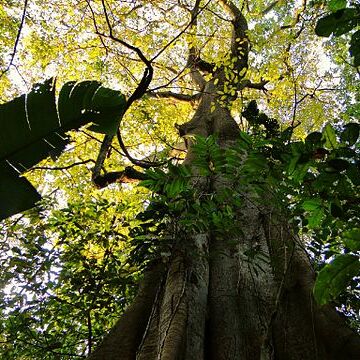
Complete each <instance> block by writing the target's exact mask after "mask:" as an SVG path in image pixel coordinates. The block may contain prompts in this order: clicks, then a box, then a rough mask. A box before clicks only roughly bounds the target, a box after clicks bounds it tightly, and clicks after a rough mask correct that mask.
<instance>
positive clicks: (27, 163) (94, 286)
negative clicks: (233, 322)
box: [0, 0, 360, 359]
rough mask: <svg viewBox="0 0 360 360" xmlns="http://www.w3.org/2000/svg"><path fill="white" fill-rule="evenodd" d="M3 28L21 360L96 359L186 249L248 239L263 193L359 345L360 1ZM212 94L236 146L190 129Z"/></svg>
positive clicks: (3, 341)
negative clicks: (149, 281)
mask: <svg viewBox="0 0 360 360" xmlns="http://www.w3.org/2000/svg"><path fill="white" fill-rule="evenodd" d="M0 18H1V21H0V26H1V30H2V31H1V32H0V37H1V42H2V44H3V46H2V48H1V49H0V53H1V58H0V67H1V72H0V100H1V102H2V104H0V140H1V143H0V169H1V172H0V218H1V219H4V220H3V221H2V222H1V225H0V233H1V238H2V240H1V242H0V249H1V251H0V263H1V268H2V273H1V275H0V279H1V281H0V284H1V286H0V288H1V289H0V299H1V307H0V311H1V319H0V327H1V330H2V332H1V333H2V334H1V336H0V354H1V357H2V358H4V359H40V358H41V359H77V358H83V357H86V356H88V355H89V354H90V353H92V351H93V350H94V349H95V348H96V347H97V346H98V344H99V343H100V341H101V339H102V338H103V336H104V334H105V333H106V332H107V331H108V330H109V329H111V328H112V327H113V325H114V324H115V322H116V320H117V319H118V318H119V316H120V315H121V314H123V312H124V310H125V309H126V308H127V306H128V305H129V304H130V303H131V302H132V300H133V299H134V297H135V294H136V293H137V291H138V286H139V281H140V280H141V279H142V278H143V274H144V271H146V269H147V268H148V267H149V266H150V264H152V263H153V262H154V261H156V260H158V259H162V261H163V262H164V263H166V262H167V261H171V258H172V256H173V253H172V251H173V248H174V238H175V237H177V236H179V234H181V233H187V234H197V233H205V232H206V231H211V232H212V233H213V234H220V235H219V236H222V237H229V238H231V237H232V236H234V234H236V235H239V236H240V234H241V231H242V230H241V225H240V223H239V222H238V220H237V216H238V210H237V209H239V208H241V206H242V204H243V202H244V199H243V197H244V196H243V193H244V191H248V192H249V194H251V201H254V202H258V203H259V204H260V205H259V206H267V203H268V202H269V201H271V202H273V203H274V204H275V205H276V206H278V207H279V208H281V209H283V211H284V212H285V213H286V216H287V218H288V222H289V224H290V227H291V228H292V229H294V233H295V234H296V236H297V237H299V239H301V244H302V246H303V247H304V248H306V251H307V252H308V254H309V257H310V259H311V263H312V265H313V267H314V268H315V270H316V271H317V272H318V276H317V280H316V283H315V287H314V290H313V293H314V298H315V300H316V301H317V303H318V304H319V305H324V306H327V305H325V304H328V303H331V304H333V305H335V306H336V307H337V309H338V310H339V311H341V312H342V313H343V314H345V316H346V317H347V321H348V323H349V324H350V325H351V326H352V327H353V328H354V329H355V330H356V331H358V330H359V311H360V308H359V273H360V261H359V254H360V218H359V215H358V214H359V209H360V206H359V204H360V191H359V189H360V152H359V149H360V124H359V113H360V107H359V76H360V73H359V68H358V67H359V65H360V53H359V49H360V30H359V23H360V4H359V2H358V1H343V0H330V1H317V0H316V1H311V2H308V1H273V2H272V1H246V0H245V1H233V2H230V1H225V0H219V1H215V0H214V1H212V0H208V1H199V0H196V1H195V0H193V1H190V0H189V1H187V0H186V1H182V0H176V1H175V0H174V1H169V0H165V1H161V0H151V1H140V0H139V1H138V0H136V1H115V0H114V1H113V0H107V1H105V0H99V1H98V0H92V1H90V0H86V1H79V0H71V1H67V2H64V1H56V0H51V1H49V2H47V3H46V6H45V5H44V3H43V1H38V0H32V1H28V0H24V1H23V2H20V3H19V2H16V1H11V0H6V1H5V2H4V3H2V4H0ZM245 18H246V20H247V21H245ZM236 22H238V23H239V24H240V23H241V24H242V25H241V26H240V25H239V26H237V23H236ZM244 24H246V27H245V25H244ZM239 69H241V70H240V71H238V70H239ZM219 74H220V75H219ZM211 82H212V83H211ZM205 83H208V84H209V83H211V84H212V86H213V87H215V88H216V100H214V102H212V103H211V104H210V106H211V110H210V113H214V114H216V113H217V111H218V108H219V107H220V108H222V109H225V110H226V112H225V113H226V114H231V116H232V117H233V118H234V119H235V120H236V123H237V125H238V129H239V132H238V133H237V130H235V131H234V137H235V138H236V139H235V140H234V141H233V142H232V144H231V146H227V147H226V148H223V147H222V146H221V141H222V139H221V136H219V134H218V133H217V132H216V130H215V131H213V134H211V135H210V136H207V135H208V134H205V136H204V134H202V133H201V131H200V132H198V131H195V133H193V132H192V131H191V130H192V129H189V126H190V125H189V124H191V125H193V123H189V122H188V121H189V119H190V118H191V117H192V116H193V115H194V113H195V111H196V109H197V108H198V106H199V101H200V99H201V96H202V95H203V94H204V92H205V91H206V90H205ZM32 84H35V85H32ZM22 93H26V94H25V95H20V94H22ZM214 116H215V115H214ZM231 131H233V129H230V132H231ZM235 135H236V136H235ZM188 149H190V152H191V164H189V155H186V154H187V150H188ZM186 156H187V160H185V162H184V158H185V157H186ZM220 177H221V178H223V179H225V180H224V181H225V183H228V184H231V186H223V187H222V189H221V191H217V192H216V193H207V192H206V191H204V190H203V188H201V187H196V186H194V183H195V184H196V182H199V183H201V181H208V180H199V179H217V178H220ZM207 185H209V187H210V188H211V184H210V183H209V184H207ZM270 193H271V198H270V197H269V194H270ZM270 199H271V200H270ZM246 201H248V199H247V200H246ZM25 210H26V211H25ZM11 215H14V216H12V217H10V216H11ZM175 234H176V235H175ZM242 255H243V257H244V259H245V262H246V263H247V264H248V266H249V268H251V271H252V272H253V273H254V274H255V275H256V274H258V273H261V272H264V271H265V270H264V269H263V268H262V265H261V264H262V263H263V264H267V263H270V262H271V259H269V256H268V254H266V253H264V252H263V251H262V247H261V246H260V245H259V244H257V242H256V241H255V242H254V243H253V245H252V246H251V247H249V248H247V249H245V250H244V251H243V254H242ZM264 266H265V265H264Z"/></svg>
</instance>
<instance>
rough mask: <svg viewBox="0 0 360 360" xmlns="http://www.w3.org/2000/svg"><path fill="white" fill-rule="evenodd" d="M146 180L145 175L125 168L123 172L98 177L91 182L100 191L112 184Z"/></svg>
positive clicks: (128, 167) (129, 167)
mask: <svg viewBox="0 0 360 360" xmlns="http://www.w3.org/2000/svg"><path fill="white" fill-rule="evenodd" d="M147 178H148V177H147V176H146V174H144V173H142V172H140V171H137V170H135V169H134V168H133V167H131V166H127V167H126V168H125V169H124V170H123V171H112V172H109V173H107V174H104V175H98V176H96V177H94V178H93V179H92V181H93V183H94V184H95V185H96V186H97V187H98V188H99V189H102V188H104V187H106V186H108V185H110V184H113V183H121V184H124V183H134V182H137V181H140V180H146V179H147Z"/></svg>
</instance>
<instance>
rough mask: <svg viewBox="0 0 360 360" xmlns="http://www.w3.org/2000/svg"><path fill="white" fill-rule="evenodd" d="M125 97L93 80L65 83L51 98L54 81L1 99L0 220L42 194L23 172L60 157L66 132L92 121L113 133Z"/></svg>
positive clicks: (66, 138)
mask: <svg viewBox="0 0 360 360" xmlns="http://www.w3.org/2000/svg"><path fill="white" fill-rule="evenodd" d="M125 104H126V100H125V97H124V96H123V95H122V94H121V93H120V92H119V91H115V90H111V89H107V88H104V87H103V86H101V84H100V83H99V82H97V81H83V82H79V83H77V82H68V83H66V84H65V85H64V86H63V87H62V89H61V91H60V94H59V99H58V103H57V104H56V97H55V81H54V80H53V79H49V80H47V81H46V82H44V83H43V84H36V85H34V87H33V89H32V91H31V92H30V93H28V94H25V95H22V96H20V97H18V98H16V99H14V100H12V101H10V102H7V103H5V104H0V219H4V218H6V217H8V216H11V215H13V214H16V213H18V212H20V211H24V210H26V209H29V208H31V207H32V206H34V205H35V203H36V201H38V200H39V199H40V195H39V194H38V193H37V191H36V190H35V188H34V187H33V186H32V185H31V184H30V183H29V182H28V181H27V180H26V179H25V178H24V177H21V174H22V173H23V172H24V171H26V170H28V169H29V168H31V167H32V166H34V165H35V164H37V163H38V162H39V161H41V160H42V159H44V158H46V157H48V156H53V157H56V156H58V155H59V154H60V153H61V152H62V150H64V148H65V146H66V144H67V143H68V142H69V138H68V136H67V135H66V132H67V131H69V130H72V129H78V128H79V127H81V126H83V125H86V124H88V123H92V125H91V126H90V129H91V130H93V131H97V132H101V133H104V134H115V133H116V130H117V128H118V125H119V121H120V119H121V116H122V114H123V111H124V108H125Z"/></svg>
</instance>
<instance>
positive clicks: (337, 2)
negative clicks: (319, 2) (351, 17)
mask: <svg viewBox="0 0 360 360" xmlns="http://www.w3.org/2000/svg"><path fill="white" fill-rule="evenodd" d="M328 6H329V9H330V10H331V11H333V12H335V11H338V10H341V9H344V8H345V7H346V0H330V2H329V4H328Z"/></svg>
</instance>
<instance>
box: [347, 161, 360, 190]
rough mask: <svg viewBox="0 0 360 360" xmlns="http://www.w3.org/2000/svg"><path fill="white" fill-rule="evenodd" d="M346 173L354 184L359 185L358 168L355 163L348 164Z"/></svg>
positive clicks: (359, 173)
mask: <svg viewBox="0 0 360 360" xmlns="http://www.w3.org/2000/svg"><path fill="white" fill-rule="evenodd" d="M346 175H347V176H348V177H349V179H350V180H351V182H352V183H353V184H354V185H355V186H359V185H360V170H359V168H358V167H357V166H356V165H354V164H350V166H349V168H348V169H347V170H346Z"/></svg>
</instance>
